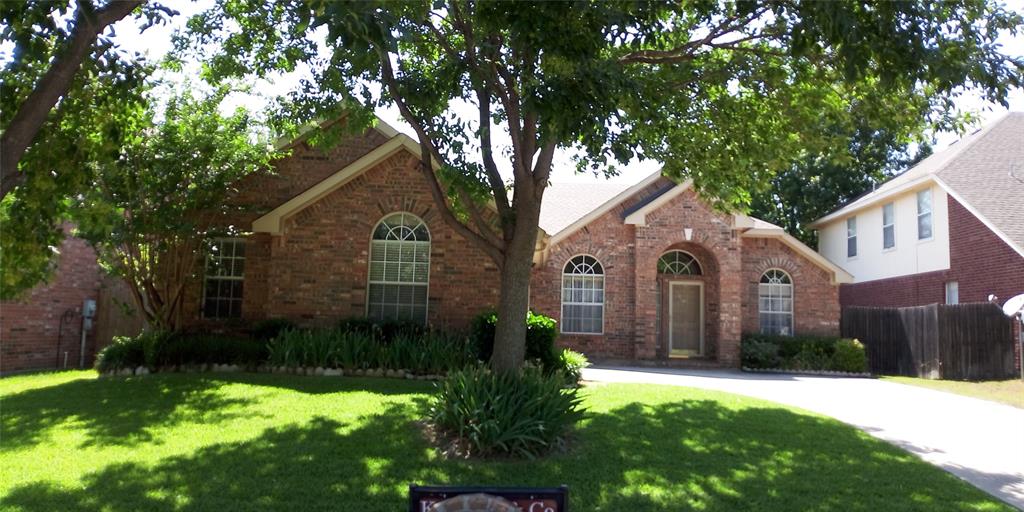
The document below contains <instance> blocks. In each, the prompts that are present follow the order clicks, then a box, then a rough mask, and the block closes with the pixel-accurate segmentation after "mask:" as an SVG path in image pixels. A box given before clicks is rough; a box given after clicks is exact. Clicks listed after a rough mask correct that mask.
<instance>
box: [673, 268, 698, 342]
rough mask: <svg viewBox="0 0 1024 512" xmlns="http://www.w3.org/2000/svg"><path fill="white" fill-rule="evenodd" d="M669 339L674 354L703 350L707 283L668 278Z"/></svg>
mask: <svg viewBox="0 0 1024 512" xmlns="http://www.w3.org/2000/svg"><path fill="white" fill-rule="evenodd" d="M668 311H669V314H668V343H669V353H670V355H673V356H700V355H703V353H704V285H703V283H688V282H678V281H677V282H669V298H668Z"/></svg>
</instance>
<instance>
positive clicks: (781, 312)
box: [757, 268, 793, 336]
mask: <svg viewBox="0 0 1024 512" xmlns="http://www.w3.org/2000/svg"><path fill="white" fill-rule="evenodd" d="M757 303H758V314H759V316H760V322H761V332H762V333H764V334H781V335H783V336H792V335H793V280H792V279H791V278H790V277H789V274H787V273H786V272H785V271H783V270H779V269H777V268H773V269H768V270H766V271H765V273H764V274H761V282H760V283H758V285H757Z"/></svg>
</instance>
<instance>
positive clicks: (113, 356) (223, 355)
mask: <svg viewBox="0 0 1024 512" xmlns="http://www.w3.org/2000/svg"><path fill="white" fill-rule="evenodd" d="M267 355H268V352H267V346H266V343H263V342H260V341H258V340H253V339H250V338H244V337H237V336H222V335H213V334H188V333H176V334H171V333H167V332H163V331H146V332H143V333H142V334H139V335H138V336H135V337H126V336H117V337H115V338H114V340H113V342H112V343H111V344H110V345H108V346H106V347H104V348H103V350H101V351H100V353H99V354H97V356H96V369H97V370H99V371H100V372H109V371H115V370H120V369H124V368H137V367H139V366H144V367H146V368H148V369H150V370H156V369H158V368H162V367H169V366H183V365H205V364H235V365H239V366H256V365H258V364H260V363H261V362H263V361H266V360H267Z"/></svg>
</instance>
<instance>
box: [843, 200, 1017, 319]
mask: <svg viewBox="0 0 1024 512" xmlns="http://www.w3.org/2000/svg"><path fill="white" fill-rule="evenodd" d="M948 206H949V265H950V268H949V270H939V271H935V272H925V273H921V274H913V275H908V276H901V277H895V278H890V279H879V280H875V281H868V282H865V283H857V284H847V285H843V286H842V287H841V289H840V296H839V298H840V303H841V304H842V305H843V306H880V307H904V306H920V305H924V304H932V303H940V304H941V303H944V302H945V301H946V288H945V286H946V282H948V281H957V282H958V283H959V290H960V302H984V301H987V300H988V296H989V294H994V295H996V296H997V297H999V299H1000V301H1005V300H1006V299H1008V298H1010V297H1012V296H1014V295H1017V294H1019V293H1024V256H1021V255H1020V254H1018V253H1017V252H1016V251H1014V250H1013V248H1011V247H1010V246H1009V245H1007V244H1006V242H1004V241H1003V240H1002V239H1000V238H999V237H998V236H997V235H996V234H995V233H993V232H992V231H991V230H990V229H988V227H986V226H985V224H984V223H982V222H981V221H980V220H979V219H978V218H977V217H975V216H974V215H973V214H971V212H969V211H968V210H967V209H966V208H964V206H963V205H961V204H960V203H959V202H957V201H956V199H954V198H953V197H952V196H949V199H948Z"/></svg>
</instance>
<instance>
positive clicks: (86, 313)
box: [82, 299, 96, 331]
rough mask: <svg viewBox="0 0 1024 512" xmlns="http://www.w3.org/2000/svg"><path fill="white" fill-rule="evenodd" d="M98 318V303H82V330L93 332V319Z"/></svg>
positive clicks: (88, 301)
mask: <svg viewBox="0 0 1024 512" xmlns="http://www.w3.org/2000/svg"><path fill="white" fill-rule="evenodd" d="M95 317H96V301H95V300H92V299H85V301H83V302H82V328H83V329H85V330H86V331H91V330H92V319H93V318H95Z"/></svg>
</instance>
